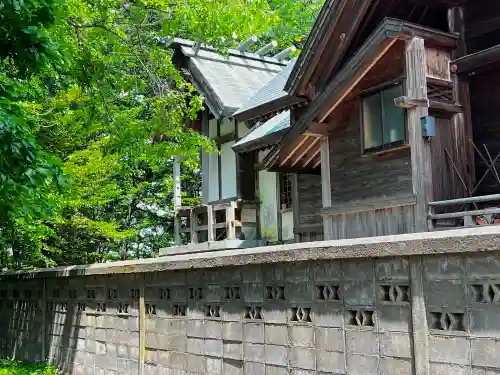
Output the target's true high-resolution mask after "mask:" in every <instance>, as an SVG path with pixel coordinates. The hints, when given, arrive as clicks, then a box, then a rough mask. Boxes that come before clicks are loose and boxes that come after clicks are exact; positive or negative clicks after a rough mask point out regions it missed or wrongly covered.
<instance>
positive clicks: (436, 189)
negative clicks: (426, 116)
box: [430, 113, 468, 201]
mask: <svg viewBox="0 0 500 375" xmlns="http://www.w3.org/2000/svg"><path fill="white" fill-rule="evenodd" d="M431 115H434V116H436V136H435V137H434V138H432V139H431V141H430V143H431V165H432V187H433V200H434V201H440V200H448V199H455V198H462V197H465V196H467V190H466V188H465V187H464V184H463V183H462V180H463V181H464V182H466V181H467V174H468V171H467V165H466V161H467V160H466V153H465V152H464V150H465V146H466V142H467V139H466V136H465V129H464V128H463V127H460V126H458V124H457V123H456V122H453V121H452V119H451V118H449V117H443V116H442V115H441V116H440V115H439V114H435V113H431ZM452 161H453V162H452ZM453 164H454V165H455V167H454V166H453ZM455 168H456V169H455Z"/></svg>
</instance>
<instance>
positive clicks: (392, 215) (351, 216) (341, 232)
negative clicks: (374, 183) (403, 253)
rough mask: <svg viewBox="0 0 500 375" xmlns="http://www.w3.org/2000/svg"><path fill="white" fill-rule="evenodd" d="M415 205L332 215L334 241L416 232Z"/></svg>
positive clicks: (329, 218) (330, 218) (330, 217)
mask: <svg viewBox="0 0 500 375" xmlns="http://www.w3.org/2000/svg"><path fill="white" fill-rule="evenodd" d="M413 207H414V205H406V206H399V207H390V208H385V209H374V210H367V211H362V212H352V213H346V214H339V215H330V216H329V217H328V220H331V221H332V223H333V225H332V228H333V233H332V236H331V237H330V238H331V239H332V240H341V239H347V238H362V237H374V236H387V235H395V234H405V233H413V232H415V228H414V222H415V216H414V215H415V213H414V210H413Z"/></svg>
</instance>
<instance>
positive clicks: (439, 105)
mask: <svg viewBox="0 0 500 375" xmlns="http://www.w3.org/2000/svg"><path fill="white" fill-rule="evenodd" d="M429 108H430V109H433V110H435V111H442V112H447V113H452V114H453V113H463V111H464V108H463V107H462V106H461V105H456V104H453V103H446V102H440V101H438V100H430V101H429Z"/></svg>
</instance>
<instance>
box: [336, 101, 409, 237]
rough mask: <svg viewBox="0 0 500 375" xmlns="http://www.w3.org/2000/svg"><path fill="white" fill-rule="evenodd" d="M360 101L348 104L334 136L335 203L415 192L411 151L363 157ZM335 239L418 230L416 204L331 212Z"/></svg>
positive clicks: (406, 194) (356, 203)
mask: <svg viewBox="0 0 500 375" xmlns="http://www.w3.org/2000/svg"><path fill="white" fill-rule="evenodd" d="M360 104H361V102H360V100H359V99H355V100H353V101H351V102H350V103H346V108H345V110H346V111H345V113H348V116H347V118H346V120H347V121H346V125H345V126H343V127H339V128H337V129H336V130H335V131H334V132H333V134H331V135H330V136H329V143H330V175H331V186H332V207H333V208H335V206H337V205H342V206H345V205H348V204H349V203H351V204H352V206H357V205H363V204H364V202H366V201H372V200H374V199H378V198H380V199H386V198H391V197H402V196H410V195H411V194H412V181H411V164H410V151H409V149H403V150H399V151H394V152H391V153H388V154H385V155H363V154H362V145H361V126H360V125H361V124H360V109H359V107H360ZM330 219H331V220H333V234H332V235H333V239H343V238H357V237H367V236H375V235H389V234H400V233H409V232H413V230H412V226H413V221H414V218H413V210H412V207H411V206H408V207H401V208H399V207H396V208H389V209H387V210H382V211H381V210H368V211H365V212H358V213H348V214H339V215H335V216H330Z"/></svg>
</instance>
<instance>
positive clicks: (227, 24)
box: [0, 0, 318, 267]
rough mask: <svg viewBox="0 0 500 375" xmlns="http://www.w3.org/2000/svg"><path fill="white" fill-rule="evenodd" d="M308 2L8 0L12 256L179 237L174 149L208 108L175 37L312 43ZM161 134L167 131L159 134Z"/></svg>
mask: <svg viewBox="0 0 500 375" xmlns="http://www.w3.org/2000/svg"><path fill="white" fill-rule="evenodd" d="M317 9H318V3H316V2H306V1H304V0H300V1H293V0H272V1H268V0H252V1H248V0H217V1H206V0H189V1H173V2H172V1H168V2H167V1H164V0H139V1H134V2H123V1H121V2H120V1H113V0H93V1H90V0H68V1H63V0H24V1H19V0H0V261H1V262H2V264H3V267H42V266H55V265H62V264H72V263H89V262H100V261H104V260H106V259H116V258H120V259H125V258H128V257H145V256H154V255H155V254H156V252H157V250H158V248H160V247H163V246H167V245H169V244H170V243H171V240H172V228H171V226H172V224H171V222H172V215H171V202H172V186H173V181H172V164H173V156H175V155H181V156H182V157H183V176H182V178H183V182H184V183H185V184H189V185H190V186H192V187H194V188H193V189H192V190H195V191H196V190H197V186H198V185H199V175H198V174H199V172H198V150H199V148H200V147H204V148H207V149H211V148H212V144H211V143H210V142H209V141H208V140H207V139H205V138H203V137H202V136H201V135H199V134H197V133H194V132H191V131H189V130H187V129H186V127H185V125H184V124H185V121H186V119H188V118H191V119H193V118H195V117H196V116H197V114H198V112H199V111H200V110H201V109H202V107H203V98H201V97H200V96H199V95H198V94H197V93H196V91H195V90H194V88H193V87H192V86H191V84H189V83H188V82H187V81H186V80H184V78H183V77H182V76H181V75H180V73H179V72H178V71H177V69H176V68H175V67H174V66H173V64H172V62H171V51H170V50H169V49H168V48H165V43H164V41H165V40H166V39H168V38H172V37H173V36H181V37H184V38H191V39H194V40H198V41H202V42H206V43H208V44H211V45H214V46H216V47H218V48H220V49H224V48H227V47H231V46H234V45H236V44H238V41H241V40H244V39H245V38H246V37H248V36H249V35H252V34H253V35H261V36H262V39H263V42H265V40H266V39H269V38H277V39H281V40H280V42H281V43H282V44H283V45H285V44H289V43H300V42H301V41H302V40H303V37H304V36H305V35H307V32H308V29H309V28H310V26H311V25H312V22H313V20H314V15H315V12H316V11H317ZM159 138H161V139H162V142H156V141H155V140H157V139H159Z"/></svg>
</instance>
